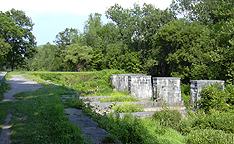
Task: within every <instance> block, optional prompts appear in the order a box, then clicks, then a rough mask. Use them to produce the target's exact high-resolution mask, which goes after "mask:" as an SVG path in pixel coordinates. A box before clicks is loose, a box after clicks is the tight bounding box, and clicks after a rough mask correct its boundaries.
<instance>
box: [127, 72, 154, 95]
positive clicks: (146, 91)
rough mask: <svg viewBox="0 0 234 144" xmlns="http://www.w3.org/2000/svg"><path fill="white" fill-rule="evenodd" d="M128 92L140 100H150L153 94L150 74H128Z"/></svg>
mask: <svg viewBox="0 0 234 144" xmlns="http://www.w3.org/2000/svg"><path fill="white" fill-rule="evenodd" d="M128 82H129V84H128V86H129V93H131V95H132V96H133V97H134V98H138V99H140V100H150V98H152V96H153V92H152V82H151V76H147V75H141V76H139V75H138V76H137V75H133V76H128Z"/></svg>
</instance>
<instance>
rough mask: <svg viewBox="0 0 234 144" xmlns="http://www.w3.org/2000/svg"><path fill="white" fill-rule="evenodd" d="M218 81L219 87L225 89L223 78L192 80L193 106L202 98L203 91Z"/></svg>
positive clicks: (191, 103)
mask: <svg viewBox="0 0 234 144" xmlns="http://www.w3.org/2000/svg"><path fill="white" fill-rule="evenodd" d="M214 83H218V84H219V86H220V87H219V88H220V89H222V90H224V81H223V80H190V105H191V106H193V105H194V104H195V103H196V101H197V100H199V99H201V95H200V93H201V91H202V89H203V88H207V87H208V86H210V85H211V84H214Z"/></svg>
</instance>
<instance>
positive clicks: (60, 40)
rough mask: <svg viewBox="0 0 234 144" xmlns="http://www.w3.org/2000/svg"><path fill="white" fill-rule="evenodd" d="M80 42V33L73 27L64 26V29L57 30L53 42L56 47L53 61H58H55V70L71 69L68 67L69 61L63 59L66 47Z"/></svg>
mask: <svg viewBox="0 0 234 144" xmlns="http://www.w3.org/2000/svg"><path fill="white" fill-rule="evenodd" d="M82 42H83V41H82V35H81V34H79V31H78V30H77V29H74V28H66V29H65V30H64V31H62V32H59V33H58V34H57V35H56V39H55V41H54V43H55V44H56V45H57V47H58V49H57V50H56V51H55V58H54V61H55V62H58V61H59V63H57V70H59V71H69V70H71V69H72V68H71V67H70V63H67V61H65V56H66V55H67V53H66V49H67V47H68V46H69V45H71V44H74V43H82Z"/></svg>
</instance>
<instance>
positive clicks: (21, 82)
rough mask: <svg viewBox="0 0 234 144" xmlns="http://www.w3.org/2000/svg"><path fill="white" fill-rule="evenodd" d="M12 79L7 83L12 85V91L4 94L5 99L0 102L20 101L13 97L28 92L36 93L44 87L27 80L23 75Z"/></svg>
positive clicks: (14, 76)
mask: <svg viewBox="0 0 234 144" xmlns="http://www.w3.org/2000/svg"><path fill="white" fill-rule="evenodd" d="M11 76H12V78H11V79H10V80H8V81H6V82H7V83H9V84H11V90H9V91H8V92H6V93H4V94H3V95H4V99H3V100H2V101H1V102H0V103H2V102H9V101H13V102H14V101H18V100H17V99H16V98H14V97H13V95H15V94H17V93H20V92H26V91H35V90H37V89H39V88H41V87H42V86H41V85H40V84H37V82H35V81H32V80H29V79H26V78H25V77H23V76H22V75H11Z"/></svg>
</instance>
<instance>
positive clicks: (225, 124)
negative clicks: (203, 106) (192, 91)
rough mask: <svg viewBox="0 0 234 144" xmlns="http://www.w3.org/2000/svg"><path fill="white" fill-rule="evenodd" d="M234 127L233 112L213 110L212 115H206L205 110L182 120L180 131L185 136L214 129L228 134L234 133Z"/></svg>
mask: <svg viewBox="0 0 234 144" xmlns="http://www.w3.org/2000/svg"><path fill="white" fill-rule="evenodd" d="M233 126H234V112H233V111H228V112H219V111H217V110H212V111H210V114H206V113H205V112H204V111H203V110H198V111H197V112H196V113H194V114H193V113H192V114H190V115H188V117H187V118H185V119H183V120H181V122H180V125H179V129H178V130H179V131H180V132H181V133H182V134H185V135H187V134H188V133H190V132H192V131H194V130H199V129H214V130H222V131H224V132H226V133H234V127H233Z"/></svg>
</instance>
